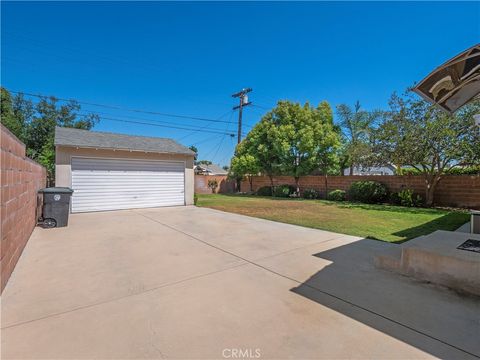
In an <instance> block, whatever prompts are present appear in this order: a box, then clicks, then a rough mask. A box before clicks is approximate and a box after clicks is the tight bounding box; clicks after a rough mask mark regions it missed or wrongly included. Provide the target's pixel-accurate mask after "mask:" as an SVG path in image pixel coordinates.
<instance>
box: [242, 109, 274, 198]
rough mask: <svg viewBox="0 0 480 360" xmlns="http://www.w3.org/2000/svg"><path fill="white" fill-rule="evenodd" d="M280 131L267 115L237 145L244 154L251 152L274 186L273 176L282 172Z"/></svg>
mask: <svg viewBox="0 0 480 360" xmlns="http://www.w3.org/2000/svg"><path fill="white" fill-rule="evenodd" d="M277 145H278V131H277V129H276V126H275V124H274V123H273V122H272V121H271V117H270V116H268V114H267V115H265V116H264V117H263V118H262V119H261V120H260V121H259V122H258V123H257V124H256V125H255V126H254V127H253V129H252V130H251V131H250V132H249V133H248V135H247V136H246V137H245V139H243V141H242V142H241V143H240V144H239V145H238V146H237V149H239V148H241V150H240V151H241V153H242V154H251V155H253V156H254V157H255V159H256V160H257V163H258V166H259V167H260V171H261V172H262V173H263V174H264V175H266V176H268V177H269V179H270V184H271V187H272V188H273V177H274V176H275V175H278V174H279V173H280V156H279V153H278V146H277Z"/></svg>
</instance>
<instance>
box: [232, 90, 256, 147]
mask: <svg viewBox="0 0 480 360" xmlns="http://www.w3.org/2000/svg"><path fill="white" fill-rule="evenodd" d="M250 91H252V89H251V88H246V89H242V90H241V91H239V92H237V93H235V94H233V95H232V97H234V98H237V97H238V98H239V99H240V104H239V105H237V106H234V107H233V110H237V109H238V136H237V144H240V141H242V111H243V107H244V106H248V105H250V104H251V103H252V102H251V101H248V96H247V94H248V93H249V92H250Z"/></svg>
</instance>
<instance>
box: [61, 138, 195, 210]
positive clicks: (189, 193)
mask: <svg viewBox="0 0 480 360" xmlns="http://www.w3.org/2000/svg"><path fill="white" fill-rule="evenodd" d="M74 156H83V157H92V158H94V157H99V158H118V159H144V160H171V161H185V204H186V205H192V204H193V193H194V187H195V184H194V181H195V174H194V171H193V155H177V154H159V153H151V152H143V151H125V150H105V149H98V150H97V149H88V148H78V149H77V148H75V147H67V146H57V147H56V151H55V186H66V187H71V186H72V157H74Z"/></svg>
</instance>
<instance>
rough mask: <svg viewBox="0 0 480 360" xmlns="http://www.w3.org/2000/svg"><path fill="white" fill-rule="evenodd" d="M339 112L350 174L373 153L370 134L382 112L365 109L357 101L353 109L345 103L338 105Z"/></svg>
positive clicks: (345, 161)
mask: <svg viewBox="0 0 480 360" xmlns="http://www.w3.org/2000/svg"><path fill="white" fill-rule="evenodd" d="M337 114H338V117H339V118H340V125H341V128H342V134H343V140H344V152H343V157H344V163H348V165H349V168H350V169H349V174H350V175H353V169H354V168H355V167H358V166H361V165H362V164H364V163H365V162H366V161H367V159H368V158H369V156H370V155H371V146H370V136H371V133H372V128H373V126H374V124H375V122H376V121H377V120H378V119H379V117H380V115H381V113H380V112H378V111H373V112H368V111H366V110H363V109H362V108H361V106H360V103H359V102H358V101H357V102H356V103H355V106H354V107H353V109H352V108H351V107H349V106H348V105H345V104H341V105H338V106H337ZM342 173H343V169H342Z"/></svg>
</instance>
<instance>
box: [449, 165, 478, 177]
mask: <svg viewBox="0 0 480 360" xmlns="http://www.w3.org/2000/svg"><path fill="white" fill-rule="evenodd" d="M446 173H447V174H450V175H479V174H480V165H473V166H466V167H462V168H461V167H454V168H451V169H449V170H448V171H446Z"/></svg>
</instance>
